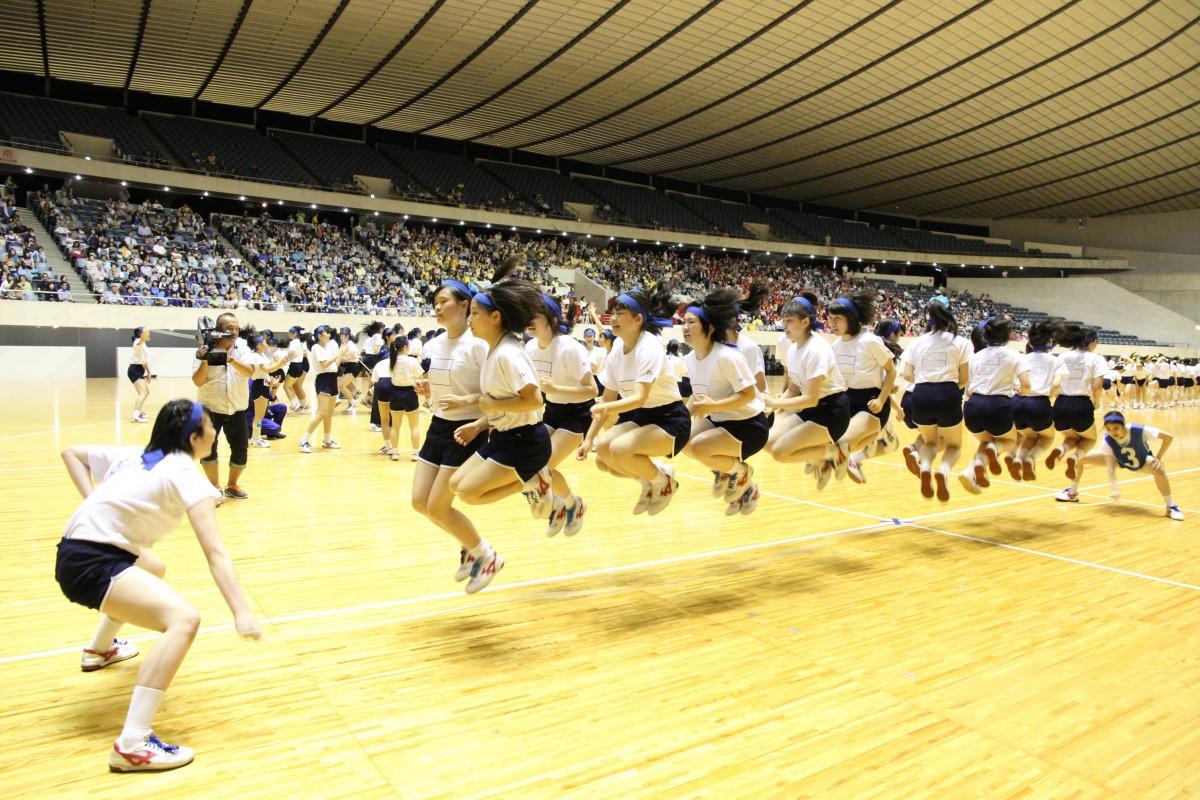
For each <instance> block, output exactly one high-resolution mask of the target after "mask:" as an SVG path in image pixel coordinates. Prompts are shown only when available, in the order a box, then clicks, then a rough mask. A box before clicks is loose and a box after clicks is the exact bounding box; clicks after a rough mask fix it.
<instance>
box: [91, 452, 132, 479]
mask: <svg viewBox="0 0 1200 800" xmlns="http://www.w3.org/2000/svg"><path fill="white" fill-rule="evenodd" d="M143 450H145V448H144V447H140V446H136V445H134V446H130V447H89V448H87V461H88V471H89V472H91V473H92V483H101V482H103V481H104V479H105V478H106V477H108V473H109V472H113V473H115V472H117V471H119V470H122V469H125V468H126V467H130V466H134V465H136V466H137V467H139V468H140V467H141V466H142V451H143Z"/></svg>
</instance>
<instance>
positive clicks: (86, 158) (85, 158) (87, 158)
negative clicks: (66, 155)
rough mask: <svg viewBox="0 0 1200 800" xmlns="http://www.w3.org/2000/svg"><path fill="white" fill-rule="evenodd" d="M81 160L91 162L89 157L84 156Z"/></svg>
mask: <svg viewBox="0 0 1200 800" xmlns="http://www.w3.org/2000/svg"><path fill="white" fill-rule="evenodd" d="M83 160H84V161H91V160H92V157H91V156H84V157H83Z"/></svg>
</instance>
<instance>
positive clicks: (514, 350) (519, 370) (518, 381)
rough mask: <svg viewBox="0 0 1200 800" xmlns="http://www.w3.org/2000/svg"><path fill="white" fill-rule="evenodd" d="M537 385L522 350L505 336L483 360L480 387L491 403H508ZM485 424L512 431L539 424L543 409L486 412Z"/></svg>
mask: <svg viewBox="0 0 1200 800" xmlns="http://www.w3.org/2000/svg"><path fill="white" fill-rule="evenodd" d="M537 385H538V373H537V370H536V369H534V366H533V359H531V358H530V357H529V354H528V353H526V352H525V347H524V346H523V345H522V344H521V343H520V342H518V341H517V340H516V339H515V338H513V337H512V336H505V337H504V338H502V339H501V340H500V341H499V343H498V344H497V345H496V346H495V348H493V349H492V352H490V353H488V354H487V357H486V358H484V360H483V369H482V370H480V374H479V386H480V389H482V391H483V393H484V394H486V395H487V396H488V397H490V398H492V399H493V400H511V399H512V398H514V397H516V396H518V395H519V394H520V393H521V390H522V389H524V388H525V387H526V386H535V387H536V386H537ZM487 418H488V425H490V426H491V427H493V428H495V429H496V430H498V431H507V430H512V429H513V428H520V427H522V426H525V425H536V424H537V423H539V422H541V421H542V409H541V408H536V409H534V410H533V411H489V412H488V415H487Z"/></svg>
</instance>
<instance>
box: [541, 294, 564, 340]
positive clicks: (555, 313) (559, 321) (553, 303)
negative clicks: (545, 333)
mask: <svg viewBox="0 0 1200 800" xmlns="http://www.w3.org/2000/svg"><path fill="white" fill-rule="evenodd" d="M542 303H544V304H545V306H546V310H547V311H549V312H550V315H551V316H552V317H554V322H555V324H553V325H552V326H551V327H553V328H555V329H556V330H557V331H558V332H559V333H568V332H570V330H571V329H570V328H569V327H567V324H566V322H564V321H563V313H562V306H560V305H559V304H558V301H557V300H555V299H554V298H553V297H551V296H550V295H548V294H546V293H545V292H542Z"/></svg>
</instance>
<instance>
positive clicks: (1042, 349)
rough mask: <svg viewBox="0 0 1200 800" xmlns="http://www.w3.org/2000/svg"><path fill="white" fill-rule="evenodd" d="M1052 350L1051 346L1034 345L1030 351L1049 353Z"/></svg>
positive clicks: (1052, 346)
mask: <svg viewBox="0 0 1200 800" xmlns="http://www.w3.org/2000/svg"><path fill="white" fill-rule="evenodd" d="M1053 349H1054V345H1053V344H1042V345H1034V346H1033V347H1032V350H1033V352H1035V353H1049V352H1050V351H1051V350H1053Z"/></svg>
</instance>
